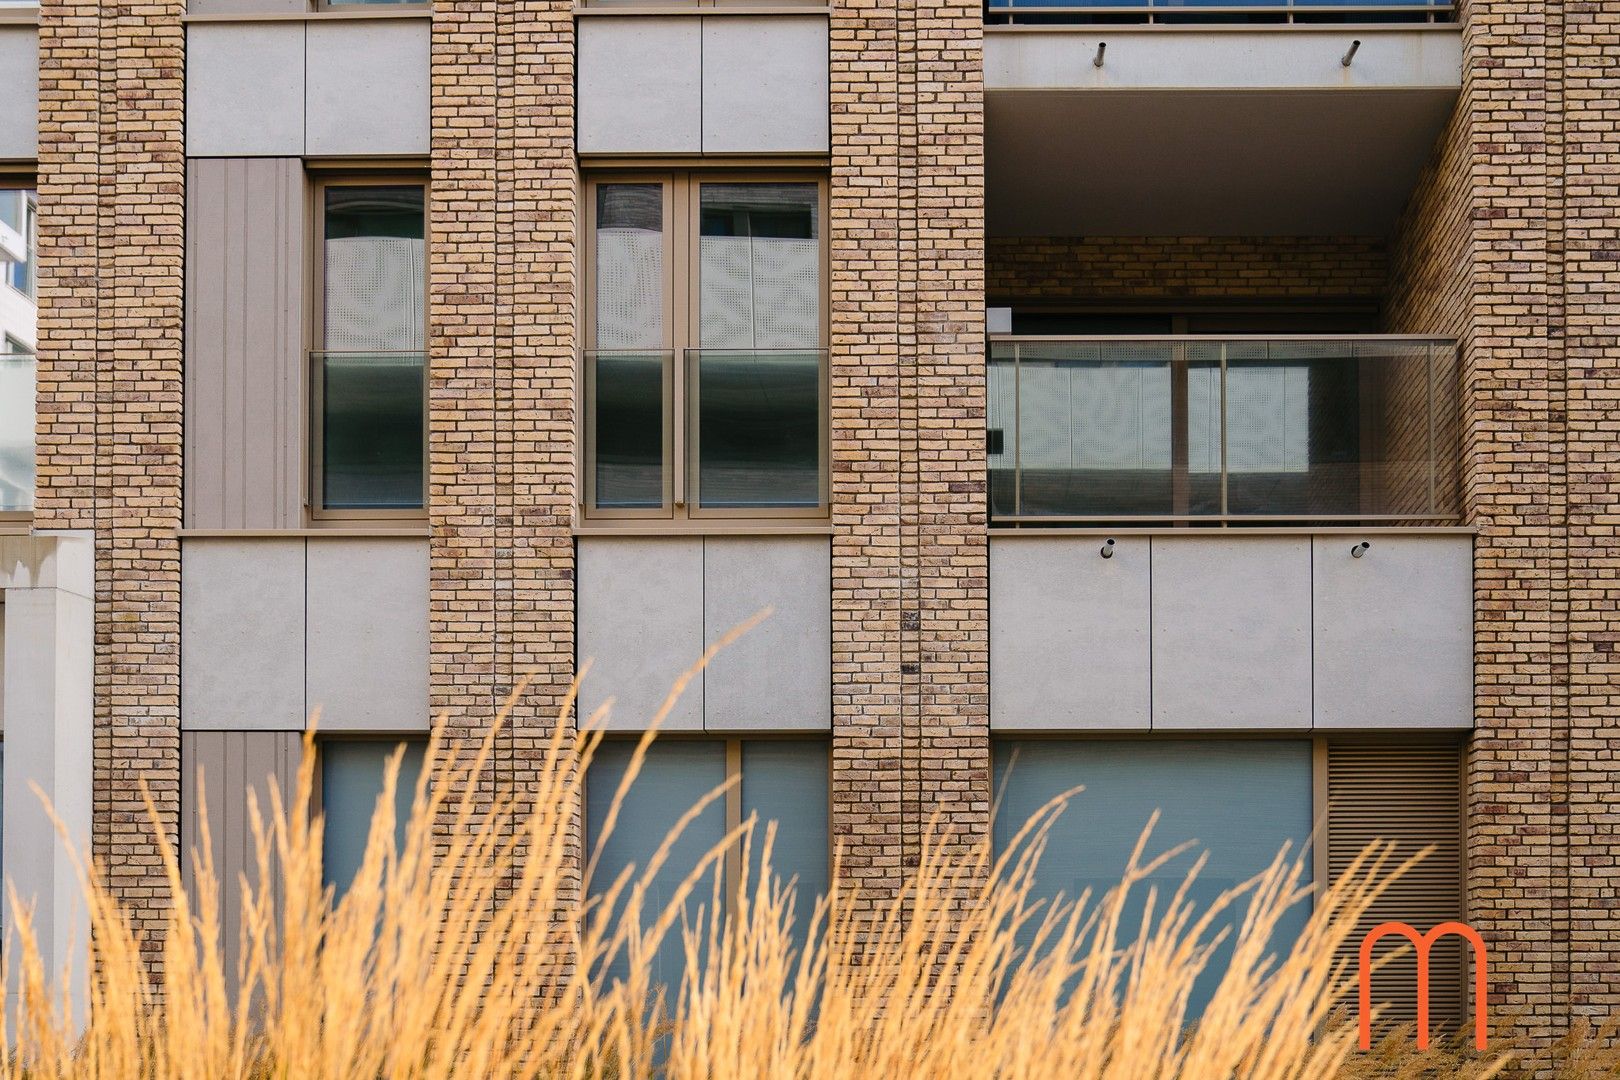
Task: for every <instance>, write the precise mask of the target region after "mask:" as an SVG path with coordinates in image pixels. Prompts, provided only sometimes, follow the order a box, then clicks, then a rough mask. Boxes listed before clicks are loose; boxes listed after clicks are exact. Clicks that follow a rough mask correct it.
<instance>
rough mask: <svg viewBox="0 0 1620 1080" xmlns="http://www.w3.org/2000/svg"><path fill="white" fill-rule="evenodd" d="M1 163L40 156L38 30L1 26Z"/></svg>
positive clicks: (18, 24) (34, 28) (26, 27)
mask: <svg viewBox="0 0 1620 1080" xmlns="http://www.w3.org/2000/svg"><path fill="white" fill-rule="evenodd" d="M0 101H3V102H5V107H4V108H0V160H3V159H5V158H24V159H27V158H33V157H37V156H39V30H38V28H37V27H33V26H28V25H26V24H22V23H17V24H0Z"/></svg>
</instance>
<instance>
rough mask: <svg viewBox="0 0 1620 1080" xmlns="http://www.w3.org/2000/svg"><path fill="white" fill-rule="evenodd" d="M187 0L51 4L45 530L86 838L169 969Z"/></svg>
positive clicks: (42, 465) (44, 67)
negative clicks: (77, 726) (63, 570)
mask: <svg viewBox="0 0 1620 1080" xmlns="http://www.w3.org/2000/svg"><path fill="white" fill-rule="evenodd" d="M183 11H184V4H183V3H182V2H181V0H148V2H144V3H135V4H127V5H103V4H97V3H94V2H91V0H45V3H44V4H42V5H41V10H40V33H39V55H40V74H39V115H40V137H39V188H40V223H39V232H40V246H39V391H38V403H39V406H38V407H39V423H38V433H39V453H38V460H39V470H38V485H37V499H36V510H35V516H34V524H35V527H36V528H38V529H75V530H94V534H95V547H96V566H95V586H96V602H95V627H96V629H95V642H96V649H95V740H94V753H93V757H94V780H95V800H94V807H93V844H94V849H95V854H96V856H97V857H98V858H100V859H101V860H102V861H103V864H104V865H105V867H106V874H107V877H108V879H109V881H110V882H111V884H112V887H113V890H114V892H115V893H116V894H117V895H118V896H119V897H120V898H121V899H123V900H124V901H126V902H127V903H128V904H129V905H130V907H131V909H132V910H133V911H135V912H136V913H137V914H136V918H135V925H136V927H137V928H138V929H139V930H140V931H141V932H142V933H143V934H145V935H146V944H145V947H146V950H147V953H148V955H149V956H150V957H151V958H152V961H153V966H154V968H157V967H159V966H160V962H159V956H160V953H159V950H160V949H161V946H162V934H161V931H162V925H163V919H164V918H165V916H166V914H167V907H168V902H167V886H166V884H165V882H164V878H163V870H162V865H161V863H160V860H159V857H158V851H157V846H156V844H155V843H154V837H153V831H152V825H151V821H150V818H149V817H148V814H147V811H146V808H145V806H144V803H143V798H142V793H141V785H142V783H143V782H144V784H145V785H146V786H147V788H148V789H149V790H150V791H151V794H152V797H153V799H154V801H155V803H156V806H157V812H158V816H159V819H160V825H161V828H162V829H163V831H164V832H165V833H166V834H167V835H168V837H169V838H170V839H171V840H172V839H174V838H175V837H176V834H177V831H178V824H179V792H180V783H179V772H180V738H179V681H180V678H179V676H180V672H179V636H180V623H179V612H180V546H179V541H178V540H177V539H176V537H175V530H176V529H177V528H178V527H179V525H180V492H181V488H180V462H181V446H180V437H181V414H182V402H181V290H182V283H183V280H184V243H185V231H184V230H185V206H184V198H185V157H184V154H185V149H184V141H183V140H184V127H183V121H184V115H185V92H184V70H185V31H184V28H183V27H182V25H181V22H180V17H181V15H182V13H183Z"/></svg>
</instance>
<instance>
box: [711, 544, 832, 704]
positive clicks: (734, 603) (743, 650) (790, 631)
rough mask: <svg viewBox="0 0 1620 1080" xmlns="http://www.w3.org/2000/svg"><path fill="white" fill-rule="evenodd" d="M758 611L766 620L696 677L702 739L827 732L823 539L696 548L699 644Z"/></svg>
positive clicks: (827, 599)
mask: <svg viewBox="0 0 1620 1080" xmlns="http://www.w3.org/2000/svg"><path fill="white" fill-rule="evenodd" d="M766 607H770V608H772V609H774V610H773V611H772V613H771V615H770V617H769V618H767V619H766V620H765V621H764V622H763V623H761V624H760V625H759V626H757V627H755V628H754V629H752V630H750V631H749V632H748V633H746V634H744V635H743V636H742V637H741V638H739V639H738V640H737V641H736V642H734V643H733V644H731V645H729V646H727V648H726V649H725V650H724V651H723V652H721V653H720V654H719V655H718V656H716V657H715V659H714V661H713V662H712V663H711V664H710V665H709V667H708V669H707V670H706V671H705V672H704V682H703V726H704V729H705V730H707V731H749V730H754V731H759V730H769V731H829V730H831V728H832V548H831V545H830V544H829V542H828V540H827V538H826V537H823V536H782V537H774V536H710V537H706V538H705V539H704V541H703V636H704V642H705V644H706V645H712V644H713V643H714V642H716V641H718V640H719V639H720V638H721V637H722V636H724V635H725V633H726V632H727V631H728V630H730V629H731V628H733V627H734V626H737V625H738V624H740V623H742V622H744V621H745V620H747V619H749V618H751V617H752V616H753V615H755V614H756V613H758V612H759V611H761V610H763V609H764V608H766Z"/></svg>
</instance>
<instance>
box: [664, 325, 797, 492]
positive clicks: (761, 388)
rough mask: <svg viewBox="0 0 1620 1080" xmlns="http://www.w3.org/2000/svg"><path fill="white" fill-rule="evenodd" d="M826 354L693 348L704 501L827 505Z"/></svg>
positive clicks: (699, 471) (691, 358)
mask: <svg viewBox="0 0 1620 1080" xmlns="http://www.w3.org/2000/svg"><path fill="white" fill-rule="evenodd" d="M822 356H823V354H822V353H820V352H816V351H809V350H807V351H795V352H709V351H704V352H701V353H696V354H689V357H688V364H695V366H696V391H697V406H696V421H697V422H696V427H697V432H696V439H697V481H698V504H699V505H700V506H702V507H704V508H708V509H712V508H737V507H741V508H753V509H769V508H787V507H810V508H814V507H817V506H820V505H821V362H822Z"/></svg>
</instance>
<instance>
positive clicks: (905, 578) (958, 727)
mask: <svg viewBox="0 0 1620 1080" xmlns="http://www.w3.org/2000/svg"><path fill="white" fill-rule="evenodd" d="M981 22H982V12H981V10H980V8H979V7H978V6H977V5H972V4H967V3H963V2H961V0H952V2H950V3H946V4H941V5H936V6H931V7H926V8H925V7H923V6H920V5H916V4H912V3H902V4H900V5H899V6H898V7H896V6H895V5H894V4H890V3H878V2H860V0H841V2H839V3H836V4H834V5H833V10H832V17H831V45H830V75H831V78H830V89H831V94H832V116H831V133H832V147H831V148H832V186H831V199H830V214H829V216H830V221H829V222H828V235H829V240H830V249H831V280H830V304H831V324H832V335H831V348H832V354H831V373H832V379H831V385H832V400H831V420H832V517H833V530H834V531H833V546H832V573H833V582H832V585H833V594H832V602H833V809H832V822H833V835H834V839H835V842H837V843H839V844H841V845H842V848H843V860H844V861H843V867H844V871H845V873H846V875H848V878H849V879H850V880H851V882H852V883H853V884H855V885H856V886H858V887H859V888H861V889H863V890H865V891H866V892H867V894H868V895H870V896H872V897H873V898H874V899H881V898H883V897H886V896H890V895H892V894H893V893H894V891H895V890H896V889H897V888H898V886H899V885H900V883H901V882H902V881H903V880H904V876H905V874H906V873H907V872H908V870H909V869H910V868H911V867H912V866H914V865H915V861H916V856H917V845H918V841H919V839H920V836H921V833H922V829H923V827H924V825H925V824H926V821H927V819H928V818H929V817H930V816H931V815H933V814H934V813H939V814H940V815H942V816H943V817H944V818H945V819H946V820H948V821H950V822H951V823H952V824H954V825H955V826H956V827H957V828H958V829H959V830H960V833H959V835H960V838H961V840H962V842H963V843H971V842H972V841H974V840H977V839H979V838H981V837H983V836H984V834H985V832H986V829H987V827H988V806H989V767H988V760H989V743H988V707H987V694H986V686H987V668H988V648H989V646H988V634H987V592H986V578H987V568H986V546H985V536H984V483H985V457H984V438H983V424H982V419H983V415H984V338H983V310H982V306H983V224H982V214H983V210H982V194H983V94H982V92H981V88H980V87H981V84H980V71H979V69H980V33H981Z"/></svg>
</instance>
